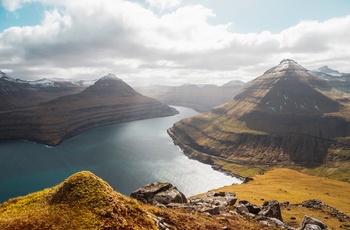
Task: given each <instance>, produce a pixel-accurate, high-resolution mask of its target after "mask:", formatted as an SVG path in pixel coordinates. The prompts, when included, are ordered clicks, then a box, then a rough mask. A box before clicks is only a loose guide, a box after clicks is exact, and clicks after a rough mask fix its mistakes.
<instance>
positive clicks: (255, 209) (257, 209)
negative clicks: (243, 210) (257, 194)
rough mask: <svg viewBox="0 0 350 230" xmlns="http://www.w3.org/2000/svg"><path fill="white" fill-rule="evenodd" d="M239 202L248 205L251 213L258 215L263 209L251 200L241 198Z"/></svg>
mask: <svg viewBox="0 0 350 230" xmlns="http://www.w3.org/2000/svg"><path fill="white" fill-rule="evenodd" d="M239 204H243V205H244V206H246V207H247V209H248V211H249V213H252V214H255V215H258V214H259V212H260V211H261V207H260V206H258V205H255V204H252V203H250V202H249V201H246V200H240V201H239Z"/></svg>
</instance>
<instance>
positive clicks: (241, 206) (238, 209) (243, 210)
mask: <svg viewBox="0 0 350 230" xmlns="http://www.w3.org/2000/svg"><path fill="white" fill-rule="evenodd" d="M236 212H237V213H238V214H243V213H249V210H248V208H247V207H246V206H245V205H244V204H237V205H236Z"/></svg>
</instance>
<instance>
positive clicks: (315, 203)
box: [301, 199, 324, 210]
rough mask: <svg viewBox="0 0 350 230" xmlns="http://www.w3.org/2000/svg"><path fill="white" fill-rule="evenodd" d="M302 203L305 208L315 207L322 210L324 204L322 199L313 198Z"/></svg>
mask: <svg viewBox="0 0 350 230" xmlns="http://www.w3.org/2000/svg"><path fill="white" fill-rule="evenodd" d="M301 205H302V206H303V207H305V208H313V209H317V210H321V209H322V206H323V205H324V204H323V202H322V201H321V200H317V199H312V200H306V201H303V202H302V203H301Z"/></svg>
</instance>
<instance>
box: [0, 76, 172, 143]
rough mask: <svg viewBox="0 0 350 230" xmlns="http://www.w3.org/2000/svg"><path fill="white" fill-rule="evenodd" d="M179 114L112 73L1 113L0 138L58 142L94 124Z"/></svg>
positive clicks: (95, 125)
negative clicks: (69, 91) (79, 87)
mask: <svg viewBox="0 0 350 230" xmlns="http://www.w3.org/2000/svg"><path fill="white" fill-rule="evenodd" d="M176 113H177V111H176V110H175V109H173V108H170V107H169V106H167V105H165V104H163V103H161V102H159V101H157V100H155V99H152V98H148V97H145V96H143V95H141V94H139V93H137V92H136V91H135V90H133V89H132V88H131V87H130V86H129V85H127V84H126V83H125V82H123V81H122V80H120V79H118V78H117V77H115V76H114V75H112V74H110V75H108V76H105V77H103V78H101V79H100V80H98V81H97V82H96V83H95V84H94V85H92V86H90V87H88V88H87V89H85V90H84V91H82V92H81V93H78V94H74V95H68V96H63V97H59V98H56V99H54V100H51V101H48V102H44V103H41V104H39V105H37V106H35V107H31V108H28V109H22V110H16V111H9V112H3V113H0V139H28V140H34V141H38V142H41V143H46V144H49V145H57V144H59V143H60V142H62V141H63V140H65V139H67V138H69V137H72V136H73V135H76V134H78V133H80V132H82V131H84V130H87V129H90V128H93V127H97V126H101V125H107V124H114V123H121V122H127V121H132V120H139V119H146V118H154V117H160V116H170V115H174V114H176Z"/></svg>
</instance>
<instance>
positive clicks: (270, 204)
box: [259, 200, 283, 222]
mask: <svg viewBox="0 0 350 230" xmlns="http://www.w3.org/2000/svg"><path fill="white" fill-rule="evenodd" d="M259 215H262V216H265V217H272V218H276V219H278V220H280V221H282V222H283V219H282V213H281V207H280V203H279V202H278V201H277V200H271V201H266V202H265V203H264V205H263V209H262V211H260V212H259Z"/></svg>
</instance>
